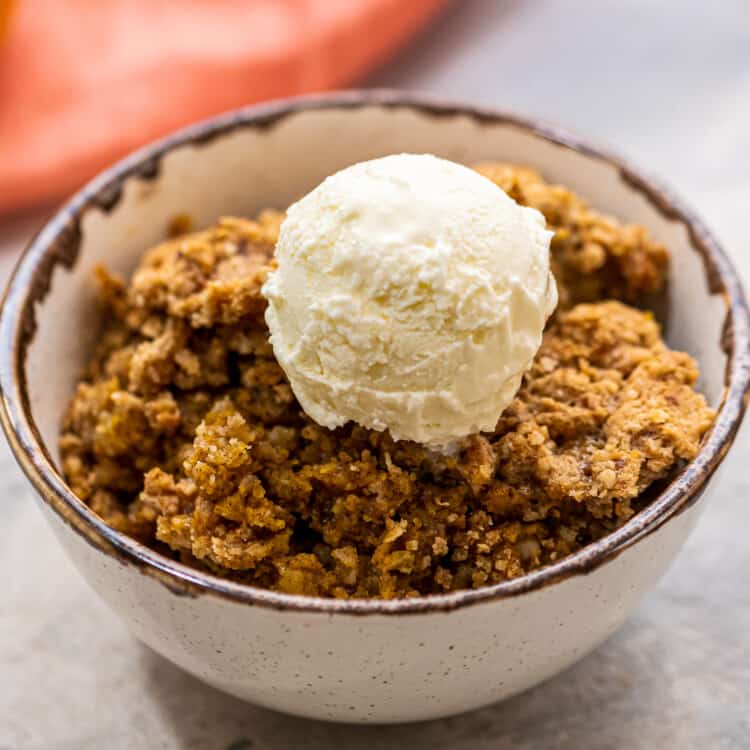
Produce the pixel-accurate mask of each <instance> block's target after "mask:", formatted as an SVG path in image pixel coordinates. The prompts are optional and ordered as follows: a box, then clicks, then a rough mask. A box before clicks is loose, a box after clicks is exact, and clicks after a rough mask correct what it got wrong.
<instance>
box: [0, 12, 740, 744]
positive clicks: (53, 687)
mask: <svg viewBox="0 0 750 750" xmlns="http://www.w3.org/2000/svg"><path fill="white" fill-rule="evenodd" d="M371 83H372V85H378V86H397V87H404V88H409V89H420V90H426V91H431V92H434V93H438V94H442V95H447V96H451V97H454V98H460V99H466V100H471V101H475V102H481V103H485V104H488V105H496V106H501V107H504V108H510V109H516V110H518V111H521V112H525V113H529V114H534V115H541V116H544V117H545V118H547V119H551V120H554V121H557V122H559V123H561V124H564V125H567V126H568V127H570V128H572V129H576V130H579V131H581V132H582V133H585V134H587V135H589V136H593V137H594V138H595V139H598V140H600V141H604V142H609V143H611V144H614V145H615V147H616V148H617V149H618V150H620V151H623V152H625V153H626V154H628V155H630V156H632V157H633V158H634V159H635V161H636V162H638V163H640V164H641V165H646V167H647V168H648V169H649V170H650V171H652V172H654V173H656V174H658V175H660V176H662V177H664V178H665V179H666V180H667V181H668V182H670V183H671V184H673V185H675V186H676V187H677V188H678V191H679V192H680V193H681V194H682V195H683V196H684V197H685V198H686V199H687V200H688V201H689V202H690V203H692V204H693V205H694V206H696V207H697V208H698V210H699V212H700V213H701V214H702V215H703V216H704V218H705V219H706V220H707V221H708V223H709V224H710V225H711V226H712V227H713V228H714V229H715V231H716V232H717V234H718V235H719V237H720V238H721V239H722V240H723V241H724V242H725V243H726V245H727V247H728V249H729V250H730V252H731V253H732V254H733V256H734V258H735V260H736V262H737V263H738V264H739V266H740V268H741V269H742V271H743V274H744V275H745V278H746V279H747V278H749V277H750V243H749V242H748V239H747V236H746V235H747V231H746V224H747V222H748V219H749V218H750V209H749V208H748V205H750V177H748V175H750V3H748V2H747V0H722V1H721V2H718V1H717V2H713V3H706V2H704V1H702V0H671V1H670V2H652V1H651V0H620V2H614V1H613V0H586V1H583V0H580V1H577V0H556V1H555V0H536V2H522V1H520V0H516V1H513V0H505V1H504V0H466V1H465V2H461V1H460V0H458V2H457V3H456V4H455V6H454V8H453V9H452V10H451V11H449V12H448V13H447V14H446V15H445V17H444V18H443V19H442V20H441V21H440V22H439V23H438V24H437V25H436V27H435V28H433V29H432V30H431V31H430V32H429V33H428V34H426V35H425V36H423V37H422V39H420V40H419V41H418V42H417V43H415V44H414V45H413V46H412V47H411V48H410V49H409V50H408V51H407V52H405V53H404V54H403V55H401V57H400V58H399V59H398V60H397V61H395V62H394V63H393V64H391V65H390V66H389V67H388V68H387V69H386V70H383V71H381V72H380V73H379V74H378V75H377V76H375V77H373V79H372V80H371ZM40 220H41V216H40V215H38V214H36V215H31V216H27V217H21V218H16V219H13V220H10V221H9V220H6V221H4V222H0V277H2V280H3V281H4V279H5V278H7V275H8V273H9V270H10V268H11V266H12V264H13V262H14V260H15V258H16V257H17V255H18V253H19V251H20V248H21V245H22V244H23V242H24V241H25V240H26V239H27V238H28V236H29V235H30V233H31V232H32V231H33V229H34V228H35V227H36V225H37V224H38V223H39V221H40ZM749 449H750V430H749V429H748V428H745V429H744V430H743V431H742V432H741V434H740V436H739V437H738V440H737V442H736V444H735V447H734V449H733V450H732V452H731V454H730V456H729V457H728V458H727V460H726V462H725V466H724V471H723V474H721V475H720V477H719V478H718V479H717V484H716V491H715V493H714V494H713V500H712V502H711V503H710V505H709V506H708V507H707V509H706V510H705V513H704V515H703V517H702V519H701V521H700V522H699V525H698V527H697V529H696V531H695V532H694V534H693V535H692V537H691V538H690V540H689V542H688V544H687V546H686V547H685V549H684V550H683V552H682V553H681V555H680V556H679V558H678V560H677V562H676V563H675V564H674V566H673V567H672V569H671V571H670V572H669V573H668V575H667V576H666V577H665V578H664V579H663V580H662V581H661V583H660V584H659V585H658V586H657V588H656V589H655V591H653V593H651V594H650V595H649V596H648V597H647V598H646V599H645V600H644V601H643V603H642V605H641V606H640V608H639V609H638V611H637V613H636V614H635V615H634V616H633V617H632V618H631V619H630V620H629V621H628V623H627V624H626V625H625V626H624V627H623V628H622V629H621V630H620V631H619V632H618V633H617V634H616V635H615V636H614V637H613V638H611V639H610V640H609V641H608V642H607V643H605V644H604V645H603V646H601V647H600V648H599V649H598V650H597V651H596V652H595V653H593V654H591V655H590V656H588V657H587V658H585V659H584V660H583V661H582V662H580V663H579V664H578V665H576V666H574V667H573V668H571V669H570V670H568V671H566V672H564V673H563V674H561V675H559V676H558V677H556V678H554V679H552V680H550V681H549V682H548V683H546V684H544V685H542V686H540V687H538V688H536V689H534V690H531V691H530V692H528V693H526V694H524V695H521V696H519V697H517V698H514V699H511V700H509V701H507V702H505V703H503V704H500V705H496V706H492V707H490V708H486V709H482V710H480V711H477V712H475V713H471V714H467V715H464V716H460V717H456V718H452V719H446V720H443V721H438V722H433V723H429V724H419V725H412V726H408V725H407V726H394V727H351V726H340V725H334V724H325V723H316V722H310V721H304V720H301V719H294V718H289V717H286V716H282V715H280V714H276V713H273V712H270V711H267V710H264V709H261V708H256V707H254V706H251V705H248V704H244V703H241V702H239V701H237V700H235V699H233V698H229V697H226V696H224V695H222V694H221V693H218V692H216V691H215V690H213V689H211V688H208V687H205V686H204V685H202V684H201V683H199V682H198V681H197V680H195V679H193V678H192V677H189V676H188V675H186V674H184V673H182V672H181V671H179V670H178V669H177V668H175V667H173V666H171V665H170V664H168V663H167V662H165V661H164V660H163V659H161V658H160V657H158V656H156V655H154V654H153V653H151V652H150V651H148V650H147V649H146V648H145V647H142V646H141V645H139V644H138V643H137V642H136V641H135V640H133V639H132V638H131V637H130V636H129V635H128V633H127V632H126V630H125V628H124V627H123V625H122V624H121V623H120V622H119V621H118V620H117V618H116V617H115V616H114V615H113V614H111V613H110V612H109V611H108V610H107V609H106V608H105V606H104V604H102V603H101V602H100V601H99V600H98V599H97V597H96V596H95V595H94V594H93V593H92V592H91V591H90V590H89V589H88V588H87V587H86V585H85V584H84V583H83V581H82V579H81V578H80V577H79V576H78V574H77V572H76V571H75V570H74V568H73V566H72V565H71V563H70V562H69V561H68V560H67V559H66V558H65V556H64V554H63V552H62V550H61V549H60V547H59V546H58V545H57V543H56V541H55V539H54V538H53V537H52V534H51V532H50V531H49V530H48V529H47V527H46V525H45V522H44V521H43V518H42V516H41V514H40V512H39V510H38V509H37V508H36V507H35V506H34V503H33V501H32V499H31V493H30V491H29V488H28V485H27V484H26V482H25V481H24V479H23V477H22V476H21V474H20V472H19V471H18V469H17V468H16V466H15V464H14V462H13V460H12V458H11V456H10V452H9V450H8V449H7V447H6V446H5V444H4V443H2V444H0V483H1V484H0V490H1V491H2V495H1V497H2V504H3V518H4V523H3V524H2V525H1V526H0V539H1V540H2V541H1V543H0V571H2V572H1V573H0V576H1V579H0V580H2V584H3V585H2V591H3V596H2V599H1V600H0V750H11V749H13V750H16V749H23V750H26V749H27V748H29V749H31V748H34V749H36V748H38V749H39V750H41V749H42V748H45V749H46V748H70V749H71V750H73V749H75V750H89V749H92V750H93V748H104V747H106V748H109V749H110V750H120V749H123V750H124V749H126V748H127V749H130V748H165V749H168V750H172V748H192V749H193V750H204V749H205V750H209V749H213V748H216V749H217V750H229V749H230V748H231V750H248V749H249V748H287V747H308V748H329V747H342V748H364V747H372V748H390V747H409V748H414V749H415V750H416V749H418V748H469V747H471V748H496V749H497V748H513V749H515V750H532V749H534V750H537V749H546V748H555V749H557V750H568V749H570V750H573V749H574V748H575V749H576V750H577V749H578V748H587V749H588V748H592V749H595V750H599V749H601V750H615V749H617V750H622V749H625V748H660V749H661V750H671V749H674V750H677V749H679V750H686V749H690V748H708V749H710V750H714V749H717V750H741V749H744V748H748V747H750V582H749V581H748V571H750V544H749V541H750V537H749V536H748V529H749V528H750V476H749V475H748V472H747V468H746V461H747V456H748V450H749Z"/></svg>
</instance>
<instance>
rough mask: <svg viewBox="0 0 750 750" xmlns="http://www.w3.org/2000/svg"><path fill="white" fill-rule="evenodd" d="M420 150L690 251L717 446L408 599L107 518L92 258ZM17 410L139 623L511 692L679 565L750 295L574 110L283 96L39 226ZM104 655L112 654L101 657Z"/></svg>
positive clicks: (150, 634)
mask: <svg viewBox="0 0 750 750" xmlns="http://www.w3.org/2000/svg"><path fill="white" fill-rule="evenodd" d="M399 151H417V152H432V153H435V154H438V155H440V156H445V157H448V158H450V159H454V160H456V161H460V162H468V163H470V162H474V161H478V160H485V159H501V160H508V161H512V162H519V163H525V164H530V165H532V166H535V167H538V168H539V169H540V170H541V171H542V172H543V173H544V174H545V175H546V176H547V177H548V178H550V179H552V180H555V181H559V182H561V183H563V184H565V185H567V186H569V187H571V188H573V189H574V190H576V191H579V192H580V193H581V194H582V195H584V196H586V197H588V198H589V199H590V200H591V201H592V203H593V204H594V205H595V206H596V207H598V208H600V209H602V210H604V211H607V212H611V213H613V214H615V215H617V216H619V217H621V218H623V219H625V220H628V221H636V222H640V223H643V224H645V225H646V226H648V227H649V229H650V230H651V232H652V233H653V234H654V236H655V237H656V238H657V239H659V240H661V241H662V242H664V243H666V245H668V246H669V248H670V249H671V251H672V253H673V255H674V264H673V275H672V279H671V283H670V290H669V298H668V302H667V306H668V319H669V321H670V326H669V331H668V336H669V340H670V342H671V344H672V345H673V346H675V347H677V348H680V349H686V350H688V351H689V352H690V353H691V354H693V355H694V356H695V357H697V359H698V360H699V362H700V365H701V369H702V373H703V375H702V381H701V388H702V389H703V391H704V392H705V394H706V395H707V397H708V399H709V401H710V402H711V403H712V404H713V405H714V406H716V407H717V408H718V409H719V412H718V417H717V420H716V423H715V425H714V427H713V429H712V431H711V432H710V434H709V435H708V437H707V439H706V440H705V442H704V445H703V447H702V449H701V452H700V454H699V456H698V457H697V458H696V459H695V460H694V461H693V462H692V463H691V464H690V465H689V466H687V467H686V468H685V469H684V470H683V471H682V472H681V473H680V474H679V476H677V477H676V478H675V479H674V481H672V483H671V484H670V485H669V486H668V487H667V488H666V489H665V490H664V491H663V492H662V493H661V494H660V495H659V497H658V498H656V499H655V500H654V501H653V503H652V504H651V505H649V506H648V507H647V508H646V509H645V510H644V511H642V512H641V513H639V514H638V515H636V516H635V517H634V518H633V519H631V520H630V521H629V522H628V523H627V524H625V525H624V526H623V527H622V528H621V529H619V530H618V531H617V532H616V533H614V534H612V535H610V536H608V537H606V538H605V539H602V540H601V541H599V542H598V543H596V544H593V545H591V546H589V547H587V548H585V549H583V550H581V551H580V552H578V553H576V554H575V555H572V556H570V557H567V558H565V559H563V560H561V561H559V562H558V563H556V564H554V565H551V566H549V567H547V568H543V569H541V570H538V571H536V572H534V573H532V574H530V575H527V576H524V577H522V578H518V579H515V580H512V581H508V582H506V583H502V584H499V585H496V586H490V587H487V588H484V589H481V590H476V591H463V592H458V593H453V594H448V595H444V596H436V597H428V598H422V599H412V600H404V601H390V602H382V601H369V600H361V601H334V600H324V599H313V598H301V597H295V596H289V595H284V594H277V593H271V592H268V591H262V590H258V589H254V588H250V587H246V586H242V585H238V584H234V583H230V582H227V581H224V580H220V579H218V578H214V577H212V576H210V575H208V574H206V573H203V572H199V571H197V570H193V569H192V568H188V567H186V566H184V565H181V564H179V563H177V562H174V561H173V560H171V559H168V558H166V557H163V556H161V555H159V554H158V553H156V552H153V551H152V550H150V549H148V548H146V547H144V546H142V545H140V544H139V543H137V542H135V541H133V540H132V539H129V538H127V537H125V536H123V535H121V534H119V533H117V532H115V531H113V530H112V529H110V528H108V527H107V526H106V525H105V524H104V523H102V521H101V520H100V519H99V518H97V517H96V516H95V515H94V514H93V513H92V512H91V511H90V510H89V509H88V508H87V507H86V506H85V505H84V504H83V503H82V502H81V501H79V500H78V499H77V498H76V497H75V496H74V495H73V494H72V492H71V491H70V490H69V489H68V487H67V486H66V485H65V482H64V480H63V479H62V477H61V476H60V473H59V471H58V469H57V465H56V461H57V447H56V446H57V436H58V429H59V425H60V418H61V414H62V411H63V408H64V406H65V404H66V402H67V400H68V398H69V397H70V395H71V393H72V390H73V387H74V383H75V381H76V379H77V377H78V375H79V373H80V371H81V368H82V365H83V363H84V361H85V359H86V357H87V354H88V352H89V351H90V347H91V344H92V336H93V335H94V331H95V327H94V326H93V325H92V324H91V321H92V318H93V316H94V315H95V314H96V313H95V308H94V301H93V293H92V287H91V284H90V281H89V280H90V277H91V273H92V269H93V267H94V266H95V265H96V264H97V263H105V264H106V265H107V266H109V267H111V268H114V269H115V270H117V271H120V272H124V273H127V272H128V271H129V270H130V269H131V268H132V267H133V266H134V264H135V262H136V259H137V258H138V256H139V254H140V253H141V252H142V251H143V250H144V249H145V248H147V247H148V246H149V245H151V244H153V243H154V242H156V241H158V240H160V239H161V238H162V237H163V236H164V233H165V229H166V227H167V224H168V222H169V220H170V218H171V217H172V216H174V215H175V214H177V213H182V212H188V213H189V214H191V215H192V216H193V217H195V219H196V220H197V223H198V224H199V225H205V224H208V223H210V222H212V221H213V220H214V219H216V218H217V217H218V216H220V215H221V214H225V213H230V214H254V213H255V212H256V211H257V210H259V209H260V208H262V207H266V206H274V205H275V206H279V207H283V206H285V205H287V204H288V203H289V202H290V201H292V200H293V199H295V198H296V197H298V196H299V195H301V194H302V193H304V192H305V191H307V190H308V189H309V188H311V187H312V186H313V185H315V184H316V183H317V182H318V181H320V180H321V179H322V178H323V177H324V176H326V175H327V174H329V173H331V172H333V171H334V170H337V169H339V168H341V167H343V166H345V165H347V164H350V163H352V162H356V161H361V160H363V159H368V158H372V157H375V156H379V155H382V154H387V153H393V152H399ZM0 336H1V339H2V341H1V343H2V351H1V352H0V386H1V387H2V397H3V403H2V407H3V408H2V410H1V412H2V421H3V426H4V428H5V430H6V433H7V435H8V438H9V441H10V444H11V446H12V448H13V450H14V452H15V454H16V456H17V458H18V460H19V462H20V464H21V466H22V467H23V469H24V471H25V472H26V474H27V475H28V477H29V479H30V481H31V483H32V485H33V486H34V487H35V489H36V490H37V492H38V495H39V497H40V498H41V501H42V502H41V507H42V508H43V510H44V512H45V514H46V516H47V518H48V519H49V522H50V523H51V524H52V526H53V528H54V530H55V532H56V534H57V536H58V537H59V539H60V541H61V542H62V543H63V545H64V546H65V548H66V549H67V550H68V553H69V554H70V556H71V558H72V559H73V560H74V561H75V564H76V565H77V566H78V568H79V570H80V571H81V573H82V574H83V575H84V576H85V577H86V579H87V580H88V581H89V583H90V584H91V586H92V587H93V588H94V589H95V590H96V591H97V592H98V593H99V594H100V595H101V596H102V597H103V598H104V599H105V600H106V601H107V602H108V603H109V605H110V606H111V607H112V609H113V610H115V611H116V612H118V613H119V614H120V616H121V617H122V618H123V619H124V620H125V621H126V622H127V623H128V625H129V626H130V628H131V630H132V631H133V633H134V634H135V635H136V637H138V638H140V639H141V640H142V641H143V642H144V643H146V644H148V645H149V646H151V647H152V648H153V649H154V650H155V651H157V652H159V653H160V654H162V655H163V656H165V657H166V658H167V659H170V660H171V661H173V662H175V663H176V664H178V665H180V666H181V667H183V668H184V669H186V670H187V671H189V672H191V673H192V674H194V675H196V676H197V677H199V678H201V679H203V680H205V681H206V682H208V683H210V684H212V685H215V686H216V687H218V688H220V689H222V690H226V691H227V692H229V693H233V694H234V695H237V696H239V697H241V698H245V699H247V700H250V701H254V702H256V703H260V704H263V705H265V706H270V707H272V708H276V709H279V710H281V711H288V712H290V713H295V714H301V715H304V716H311V717H315V718H319V719H333V720H337V721H362V722H367V721H376V722H391V721H411V720H418V719H430V718H433V717H438V716H445V715H447V714H453V713H457V712H460V711H466V710H468V709H471V708H475V707H477V706H481V705H482V704H486V703H490V702H493V701H497V700H499V699H501V698H504V697H506V696H509V695H512V694H513V693H517V692H519V691H521V690H524V689H526V688H528V687H530V686H532V685H534V684H536V683H538V682H540V681H542V680H544V679H546V678H547V677H550V676H551V675H553V674H555V673H556V672H558V671H559V670H561V669H563V668H565V667H566V666H568V665H569V664H571V663H572V662H573V661H575V660H576V659H578V658H580V657H581V656H582V655H583V654H585V653H586V652H587V651H589V650H591V649H592V648H593V647H594V646H596V645H597V644H599V643H601V642H602V641H603V640H604V639H605V638H606V637H607V636H608V635H610V634H611V633H612V632H613V631H614V630H615V628H617V626H618V625H619V624H620V623H621V622H622V621H623V619H624V618H625V616H626V615H627V614H628V612H630V611H631V610H632V609H633V607H634V606H635V605H636V603H637V601H638V600H639V599H640V597H641V596H642V595H643V593H644V592H645V591H646V590H647V589H649V588H650V587H651V586H653V585H654V583H655V582H656V581H657V579H658V578H659V577H660V576H661V575H662V573H663V572H664V571H665V570H666V568H667V566H668V565H669V563H670V562H671V561H672V559H673V558H674V556H675V555H676V554H677V551H678V550H679V549H680V546H681V545H682V543H683V542H684V541H685V538H686V537H687V535H688V533H689V532H690V530H691V528H692V527H693V525H694V524H695V521H696V519H697V516H698V513H699V512H700V509H701V507H702V505H703V503H702V502H701V503H699V502H698V500H699V499H700V498H701V497H702V495H703V492H704V490H705V489H706V487H707V485H708V483H709V480H710V479H711V476H712V475H713V473H714V471H715V470H716V468H717V467H718V466H719V464H720V463H721V460H722V458H723V457H724V455H725V453H726V451H727V450H728V448H729V446H730V444H731V441H732V438H733V436H734V433H735V431H736V429H737V427H738V425H739V422H740V420H741V418H742V413H743V408H744V400H745V397H746V392H747V387H748V370H749V360H750V356H749V352H748V310H747V307H746V303H745V299H744V296H743V292H742V289H741V286H740V282H739V281H738V278H737V274H736V272H735V271H734V269H733V268H732V265H731V263H730V262H729V260H728V259H727V257H726V256H725V255H724V253H723V252H722V251H721V249H720V248H719V247H718V245H717V243H716V241H715V240H714V239H713V238H712V237H711V235H709V234H708V232H707V231H706V230H705V228H704V227H703V226H702V224H700V222H699V221H698V220H697V219H696V218H695V217H693V216H692V215H691V214H690V213H689V212H688V211H687V210H686V209H685V208H684V207H683V206H682V205H681V204H680V203H679V202H677V201H676V200H675V199H674V198H672V197H671V196H670V195H668V194H667V193H665V192H664V191H663V190H662V189H660V188H657V187H655V186H654V184H653V183H652V182H651V181H649V180H647V179H645V178H643V177H642V176H641V175H640V174H639V173H637V172H635V171H634V170H633V169H631V168H630V167H628V166H626V165H624V164H623V163H622V162H621V161H619V160H617V159H614V158H612V157H610V156H607V155H605V154H602V153H600V152H599V151H597V150H595V149H592V148H590V147H589V146H587V145H586V144H584V143H582V142H581V141H580V140H578V139H576V138H573V137H570V136H568V135H565V134H561V133H560V132H558V131H557V130H554V129H551V128H548V127H545V126H542V125H538V124H535V123H532V122H529V121H526V120H521V119H518V118H515V117H509V116H507V115H504V114H501V113H497V112H490V111H486V110H481V109H477V108H474V107H462V106H450V105H443V104H438V103H435V102H433V101H430V100H425V99H422V98H419V97H414V96H411V95H401V94H389V93H384V92H368V93H348V94H340V95H331V96H326V97H323V98H306V99H297V100H290V101H286V102H281V103H276V104H270V105H267V106H262V107H255V108H252V109H247V110H242V111H239V112H235V113H231V114H228V115H224V116H222V117H219V118H216V119H214V120H211V121H209V122H207V123H203V124H199V125H197V126H195V127H192V128H189V129H187V130H184V131H181V132H180V133H177V134H176V135H174V136H172V137H170V138H167V139H166V140H163V141H161V142H159V143H157V144H155V145H153V146H150V147H148V148H146V149H144V150H142V151H140V152H138V153H136V154H134V155H133V156H131V157H129V158H128V159H126V160H124V161H122V162H120V163H119V164H118V165H117V166H115V167H113V168H112V169H110V170H108V171H107V172H105V173H104V174H102V175H101V176H99V177H98V178H97V179H95V180H94V181H93V182H92V183H90V184H89V185H88V186H87V187H85V188H84V189H83V190H81V191H80V192H79V193H78V194H77V195H76V196H74V198H73V199H72V200H71V201H70V202H69V203H68V204H67V205H66V206H64V207H63V208H62V209H61V210H60V211H59V212H58V213H57V215H56V216H55V217H54V218H53V219H52V220H51V221H50V222H49V223H48V224H47V225H46V226H45V227H44V229H42V231H41V232H40V233H39V234H38V236H37V237H36V238H35V239H34V240H33V241H32V243H31V244H30V246H29V248H28V250H27V251H26V254H25V255H24V257H23V258H22V260H21V262H20V264H19V266H18V269H17V270H16V273H15V275H14V277H13V279H12V281H11V283H10V286H9V289H8V291H7V295H6V300H5V303H4V309H3V313H2V319H1V321H0ZM91 668H92V669H94V668H96V667H95V665H93V664H92V665H91Z"/></svg>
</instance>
